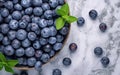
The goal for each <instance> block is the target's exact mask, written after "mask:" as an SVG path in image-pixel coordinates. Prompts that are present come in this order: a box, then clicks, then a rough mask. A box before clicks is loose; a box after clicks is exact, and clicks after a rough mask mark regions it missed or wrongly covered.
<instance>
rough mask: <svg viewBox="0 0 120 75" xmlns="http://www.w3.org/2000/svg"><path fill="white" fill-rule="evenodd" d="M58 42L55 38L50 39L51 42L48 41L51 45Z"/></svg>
mask: <svg viewBox="0 0 120 75" xmlns="http://www.w3.org/2000/svg"><path fill="white" fill-rule="evenodd" d="M56 41H57V39H56V38H55V37H50V38H49V40H48V42H49V43H50V44H55V43H56Z"/></svg>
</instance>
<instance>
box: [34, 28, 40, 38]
mask: <svg viewBox="0 0 120 75" xmlns="http://www.w3.org/2000/svg"><path fill="white" fill-rule="evenodd" d="M34 32H35V34H37V35H38V36H39V35H40V34H41V30H40V28H37V29H36V31H34Z"/></svg>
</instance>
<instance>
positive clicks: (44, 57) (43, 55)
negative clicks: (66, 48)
mask: <svg viewBox="0 0 120 75" xmlns="http://www.w3.org/2000/svg"><path fill="white" fill-rule="evenodd" d="M40 59H41V61H42V62H43V63H46V62H48V61H49V60H50V56H49V55H48V54H46V53H44V54H42V56H41V58H40Z"/></svg>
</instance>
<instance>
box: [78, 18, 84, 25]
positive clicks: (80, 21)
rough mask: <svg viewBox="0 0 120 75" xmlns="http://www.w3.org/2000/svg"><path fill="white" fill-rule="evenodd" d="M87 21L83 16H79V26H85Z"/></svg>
mask: <svg viewBox="0 0 120 75" xmlns="http://www.w3.org/2000/svg"><path fill="white" fill-rule="evenodd" d="M84 23H85V20H84V18H83V17H79V18H78V20H77V25H78V26H83V24H84Z"/></svg>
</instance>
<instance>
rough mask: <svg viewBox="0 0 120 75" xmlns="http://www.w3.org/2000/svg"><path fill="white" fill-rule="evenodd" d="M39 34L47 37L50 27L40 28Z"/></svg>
mask: <svg viewBox="0 0 120 75" xmlns="http://www.w3.org/2000/svg"><path fill="white" fill-rule="evenodd" d="M41 36H42V37H45V38H47V37H49V36H50V29H49V28H47V27H46V28H43V29H42V30H41Z"/></svg>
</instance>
